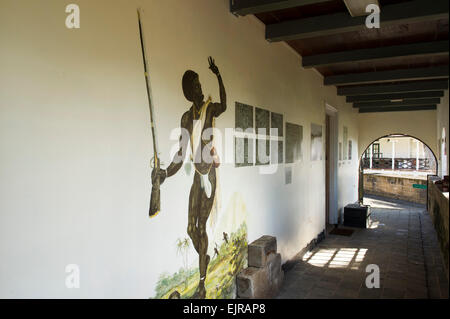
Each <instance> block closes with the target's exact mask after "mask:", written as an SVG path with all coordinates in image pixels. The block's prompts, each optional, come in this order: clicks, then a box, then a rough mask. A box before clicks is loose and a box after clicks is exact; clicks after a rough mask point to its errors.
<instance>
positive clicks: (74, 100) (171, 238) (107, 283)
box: [0, 0, 436, 298]
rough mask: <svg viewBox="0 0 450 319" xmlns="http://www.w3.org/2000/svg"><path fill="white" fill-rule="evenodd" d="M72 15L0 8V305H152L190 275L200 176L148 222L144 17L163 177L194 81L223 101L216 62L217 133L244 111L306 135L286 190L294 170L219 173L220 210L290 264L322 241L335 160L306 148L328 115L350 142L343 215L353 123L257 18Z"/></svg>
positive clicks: (351, 192)
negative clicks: (193, 203)
mask: <svg viewBox="0 0 450 319" xmlns="http://www.w3.org/2000/svg"><path fill="white" fill-rule="evenodd" d="M76 3H77V4H79V6H80V9H81V28H80V29H78V30H68V29H66V27H65V25H64V22H65V19H66V13H65V12H64V9H65V3H64V2H61V1H56V0H43V1H15V0H1V1H0V43H1V47H0V70H2V71H1V72H0V152H1V157H0V161H1V165H0V260H1V263H0V297H2V298H11V297H19V298H29V297H31V298H34V297H42V298H48V297H58V298H74V297H83V298H92V297H95V298H103V297H106V298H116V297H119V298H128V297H132V298H148V297H152V296H153V295H154V286H155V283H156V281H157V279H158V276H159V275H160V274H161V273H162V272H163V271H167V272H170V273H171V272H175V271H177V270H178V269H179V267H180V265H181V264H182V263H181V259H180V257H179V256H177V255H176V250H175V241H176V239H177V238H180V237H187V234H186V228H187V204H188V195H189V188H190V185H191V183H192V180H191V178H189V177H188V176H186V174H185V173H184V172H182V171H180V172H179V173H178V174H177V175H176V176H175V177H172V178H170V179H168V180H167V181H166V182H165V183H164V185H163V186H162V188H161V191H162V212H161V214H160V215H158V216H157V217H156V218H154V219H151V220H149V219H148V217H147V214H148V205H149V196H150V167H149V160H150V158H151V156H152V144H151V133H150V126H149V115H148V107H147V102H146V93H145V82H144V78H143V67H142V60H141V52H140V46H139V35H138V28H137V18H136V8H137V7H138V6H142V7H143V8H144V11H145V35H146V40H147V46H148V48H147V49H148V55H149V59H150V65H151V85H152V90H153V97H154V104H155V111H156V118H157V129H158V140H159V146H160V151H161V156H162V161H163V162H164V164H166V165H167V164H168V162H169V150H170V148H171V146H172V145H173V141H170V140H169V133H170V131H171V129H172V128H175V127H177V126H178V125H179V122H180V118H181V115H182V114H183V112H184V111H185V110H187V109H188V107H189V106H190V105H189V103H188V102H187V101H186V100H185V99H184V96H183V94H182V90H181V76H182V75H183V73H184V71H185V70H186V69H193V70H195V71H197V72H198V73H199V74H200V80H201V83H202V86H203V91H204V93H205V95H207V94H211V95H212V97H213V100H215V101H217V100H218V99H219V95H218V86H217V83H216V79H215V78H214V76H213V75H212V74H211V73H210V71H209V70H208V64H207V57H208V56H210V55H211V56H213V57H214V58H215V59H216V62H217V65H218V66H219V68H220V70H221V74H222V76H223V79H224V82H225V85H226V89H227V94H228V110H227V111H226V113H225V114H223V115H222V116H221V117H220V118H219V119H218V120H217V127H218V128H220V129H224V128H226V127H234V102H235V101H239V102H243V103H248V104H251V105H254V106H258V107H262V108H265V109H269V110H271V111H276V112H280V113H283V114H284V116H285V120H289V121H291V122H294V123H297V124H300V125H303V133H304V137H305V140H304V150H305V151H304V154H303V155H304V159H303V161H302V162H300V163H297V164H295V165H292V167H293V183H292V184H291V185H285V184H284V165H281V167H280V170H279V171H278V172H277V173H276V174H274V175H260V174H259V173H258V169H257V168H239V169H235V168H234V167H233V165H222V166H221V168H220V174H221V177H222V179H221V187H222V202H223V203H224V205H225V204H226V203H227V202H228V200H229V198H230V197H231V195H232V194H233V193H234V192H239V193H240V194H241V195H242V197H243V198H244V200H245V204H246V206H247V210H248V213H249V216H248V226H249V241H252V240H255V239H256V238H258V237H260V236H261V235H264V234H270V235H274V236H277V238H278V243H279V244H278V247H279V251H280V252H281V253H282V256H283V260H286V259H288V258H291V257H292V256H293V255H294V254H295V253H296V252H297V251H299V250H300V249H301V248H303V247H304V246H305V245H306V244H307V243H308V242H309V241H310V240H311V239H312V238H313V237H315V236H316V235H317V234H318V233H319V232H321V231H322V229H323V228H324V222H325V221H324V220H325V211H324V210H325V202H324V194H325V183H324V178H325V174H324V169H325V166H324V165H325V162H324V161H316V162H311V161H310V160H309V158H310V154H309V136H310V125H311V123H312V122H313V123H317V124H322V125H324V123H325V103H328V104H330V105H332V106H333V107H335V108H336V109H337V110H338V112H339V113H338V116H339V132H342V126H343V125H345V126H347V127H348V128H349V138H351V139H352V140H353V141H354V142H353V143H354V145H353V149H354V152H355V153H354V156H353V160H352V161H342V162H341V163H340V165H339V172H338V176H339V190H338V198H339V207H340V209H342V207H343V205H346V204H348V203H349V202H354V201H356V200H357V167H358V158H357V150H358V149H360V147H359V146H358V122H357V116H356V114H355V113H354V111H353V110H352V108H351V106H350V105H348V104H346V103H345V100H344V98H343V97H338V96H337V95H336V89H335V88H334V87H326V88H325V87H323V86H322V77H321V76H320V75H318V74H317V73H316V72H315V71H313V70H304V69H302V68H301V63H300V62H301V61H300V58H299V57H298V56H297V55H296V54H295V53H294V52H293V51H292V50H290V49H289V48H287V47H286V46H285V45H284V44H281V43H277V44H269V43H268V42H266V41H265V39H264V28H263V26H262V25H261V24H260V23H259V22H257V21H256V20H255V18H252V17H246V18H236V17H235V16H233V15H231V14H230V13H229V10H228V0H220V1H210V0H195V1H179V0H165V1H156V0H155V1H137V0H131V1H114V2H113V1H106V0H96V1H88V0H78V1H77V2H76ZM324 131H325V130H324ZM434 140H436V139H434ZM228 151H230V150H228ZM194 258H195V254H194V253H193V252H191V255H190V260H193V259H194ZM67 264H78V265H79V266H80V271H81V287H80V289H67V288H66V287H65V278H66V273H65V271H64V270H65V266H66V265H67Z"/></svg>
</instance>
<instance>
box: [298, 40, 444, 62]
mask: <svg viewBox="0 0 450 319" xmlns="http://www.w3.org/2000/svg"><path fill="white" fill-rule="evenodd" d="M448 47H449V41H448V40H447V41H433V42H422V43H412V44H403V45H395V46H388V47H378V48H372V49H361V50H350V51H341V52H332V53H325V54H318V55H311V56H305V57H302V65H303V67H305V68H312V67H318V66H329V65H334V64H340V63H348V62H367V61H373V60H381V59H389V58H397V57H413V56H423V55H426V56H433V55H444V54H447V55H448Z"/></svg>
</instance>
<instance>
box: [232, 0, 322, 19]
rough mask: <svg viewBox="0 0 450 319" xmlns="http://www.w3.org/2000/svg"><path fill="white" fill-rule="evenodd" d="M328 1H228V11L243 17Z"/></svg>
mask: <svg viewBox="0 0 450 319" xmlns="http://www.w3.org/2000/svg"><path fill="white" fill-rule="evenodd" d="M326 1H329V0H230V11H231V13H233V14H236V15H240V16H245V15H247V14H256V13H261V12H269V11H277V10H282V9H289V8H293V7H301V6H305V5H308V4H316V3H321V2H326Z"/></svg>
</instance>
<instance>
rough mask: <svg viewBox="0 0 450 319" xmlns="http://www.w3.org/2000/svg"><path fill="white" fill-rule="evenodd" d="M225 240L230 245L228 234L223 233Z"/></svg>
mask: <svg viewBox="0 0 450 319" xmlns="http://www.w3.org/2000/svg"><path fill="white" fill-rule="evenodd" d="M223 240H225V242H226V243H227V244H228V234H227V233H226V232H223Z"/></svg>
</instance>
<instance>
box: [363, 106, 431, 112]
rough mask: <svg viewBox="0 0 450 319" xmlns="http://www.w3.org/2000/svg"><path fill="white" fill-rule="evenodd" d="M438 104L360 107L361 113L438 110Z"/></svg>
mask: <svg viewBox="0 0 450 319" xmlns="http://www.w3.org/2000/svg"><path fill="white" fill-rule="evenodd" d="M436 109H437V107H436V105H414V106H398V107H369V108H361V109H359V113H380V112H409V111H430V110H436Z"/></svg>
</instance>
